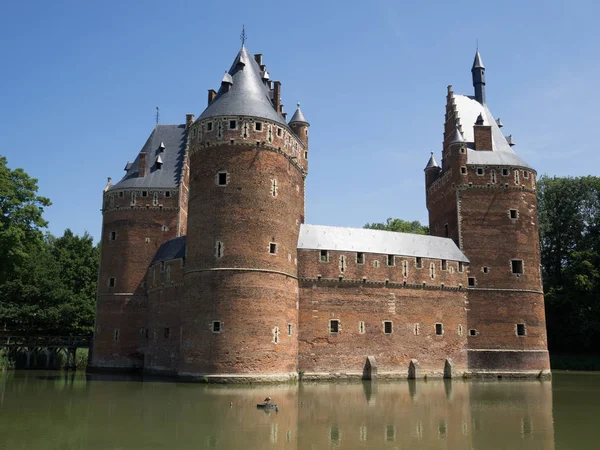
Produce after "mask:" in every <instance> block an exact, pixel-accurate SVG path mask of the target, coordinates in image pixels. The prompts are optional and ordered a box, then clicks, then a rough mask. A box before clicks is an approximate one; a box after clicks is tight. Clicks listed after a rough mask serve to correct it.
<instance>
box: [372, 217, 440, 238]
mask: <svg viewBox="0 0 600 450" xmlns="http://www.w3.org/2000/svg"><path fill="white" fill-rule="evenodd" d="M363 228H370V229H372V230H385V231H397V232H400V233H414V234H429V227H428V226H427V225H421V222H419V221H418V220H413V221H412V222H408V221H406V220H402V219H392V218H391V217H390V218H388V220H387V221H386V223H381V222H379V223H378V222H374V223H367V224H366V225H365V226H364V227H363Z"/></svg>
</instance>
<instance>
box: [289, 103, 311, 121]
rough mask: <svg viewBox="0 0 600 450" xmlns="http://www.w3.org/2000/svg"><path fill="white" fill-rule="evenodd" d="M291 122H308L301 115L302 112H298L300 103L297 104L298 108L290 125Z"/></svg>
mask: <svg viewBox="0 0 600 450" xmlns="http://www.w3.org/2000/svg"><path fill="white" fill-rule="evenodd" d="M292 122H302V123H308V120H306V119H305V118H304V114H302V111H301V110H300V103H298V108H297V109H296V112H295V113H294V115H293V116H292V118H291V120H290V123H292Z"/></svg>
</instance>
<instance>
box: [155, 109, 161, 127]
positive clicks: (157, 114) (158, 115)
mask: <svg viewBox="0 0 600 450" xmlns="http://www.w3.org/2000/svg"><path fill="white" fill-rule="evenodd" d="M159 118H160V113H159V111H158V106H157V107H156V125H158V119H159Z"/></svg>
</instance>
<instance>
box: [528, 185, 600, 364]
mask: <svg viewBox="0 0 600 450" xmlns="http://www.w3.org/2000/svg"><path fill="white" fill-rule="evenodd" d="M537 191H538V216H539V228H540V243H541V259H542V272H543V279H544V292H545V294H546V321H547V328H548V341H549V347H550V351H551V352H555V353H556V352H559V353H573V352H598V351H599V349H600V348H599V346H598V345H599V343H600V331H599V330H600V272H599V270H598V268H599V267H600V178H598V177H591V176H588V177H579V178H556V177H554V178H550V177H545V176H544V177H541V178H540V179H539V180H538V188H537Z"/></svg>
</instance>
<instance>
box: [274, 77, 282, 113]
mask: <svg viewBox="0 0 600 450" xmlns="http://www.w3.org/2000/svg"><path fill="white" fill-rule="evenodd" d="M273 106H274V107H275V111H277V114H281V82H280V81H273Z"/></svg>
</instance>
